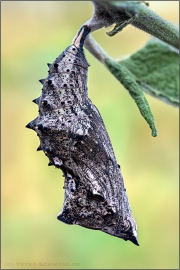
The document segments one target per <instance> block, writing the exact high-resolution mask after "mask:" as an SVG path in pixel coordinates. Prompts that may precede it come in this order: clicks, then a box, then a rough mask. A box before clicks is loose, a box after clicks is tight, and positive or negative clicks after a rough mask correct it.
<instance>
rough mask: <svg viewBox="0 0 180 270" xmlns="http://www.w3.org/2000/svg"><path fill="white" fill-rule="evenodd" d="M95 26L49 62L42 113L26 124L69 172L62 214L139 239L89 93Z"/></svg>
mask: <svg viewBox="0 0 180 270" xmlns="http://www.w3.org/2000/svg"><path fill="white" fill-rule="evenodd" d="M89 32H90V29H89V28H88V27H87V26H83V27H82V28H81V29H80V30H79V32H78V34H77V36H76V38H75V39H74V42H73V44H72V45H71V46H69V47H68V48H67V49H66V50H65V51H64V52H63V53H62V54H61V55H59V57H58V58H56V60H55V61H54V62H53V64H48V66H49V74H48V76H47V78H45V79H42V80H40V82H41V83H42V84H43V88H42V94H41V96H40V97H39V98H37V99H35V100H34V102H35V103H36V104H37V105H38V107H39V115H38V117H37V118H36V119H34V120H33V121H31V122H30V123H29V124H27V126H26V127H28V128H31V129H33V130H34V131H36V133H37V135H38V136H39V140H40V146H39V147H38V150H43V151H44V153H45V155H46V156H47V157H48V158H49V165H54V166H55V167H57V168H59V169H61V170H62V171H63V173H64V176H65V182H64V188H65V197H64V203H63V207H62V210H61V211H60V213H59V214H58V216H57V218H58V219H59V220H61V221H63V222H65V223H67V224H77V225H80V226H83V227H86V228H89V229H94V230H100V231H103V232H105V233H108V234H110V235H113V236H117V237H120V238H122V239H124V240H130V241H132V242H133V243H134V244H136V245H139V244H138V241H137V225H136V222H135V220H134V217H133V216H132V213H131V209H130V205H129V202H128V198H127V195H126V189H125V187H124V182H123V177H122V174H121V169H120V166H119V165H118V163H117V161H116V158H115V155H114V152H113V148H112V145H111V142H110V139H109V136H108V133H107V131H106V128H105V125H104V122H103V120H102V118H101V115H100V113H99V111H98V109H97V108H96V106H95V105H93V104H92V102H91V100H90V99H89V98H88V89H87V71H88V66H89V64H88V62H87V60H86V58H85V55H84V51H83V44H84V40H85V38H86V36H87V35H88V34H89Z"/></svg>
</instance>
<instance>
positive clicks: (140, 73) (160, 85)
mask: <svg viewBox="0 0 180 270" xmlns="http://www.w3.org/2000/svg"><path fill="white" fill-rule="evenodd" d="M119 64H120V65H122V66H124V67H126V68H127V69H128V70H129V71H130V72H131V73H132V75H133V77H134V79H135V81H136V82H137V83H138V85H139V86H140V87H141V89H142V90H143V91H145V92H147V93H148V94H151V95H152V96H154V97H156V98H159V99H161V100H163V101H165V102H168V103H170V104H172V105H175V106H178V105H179V54H178V51H176V50H175V49H174V48H172V47H171V46H169V45H167V44H165V43H163V42H161V41H159V40H157V39H152V40H150V41H149V42H148V43H147V45H146V46H145V47H144V48H142V49H141V50H139V51H138V52H136V53H135V54H133V55H131V56H130V57H129V58H127V59H125V60H123V61H120V62H119Z"/></svg>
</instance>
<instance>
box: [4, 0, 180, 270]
mask: <svg viewBox="0 0 180 270" xmlns="http://www.w3.org/2000/svg"><path fill="white" fill-rule="evenodd" d="M149 3H150V8H151V9H152V10H154V11H155V12H156V13H158V14H159V15H160V16H161V17H163V18H164V19H166V20H168V21H171V22H172V23H173V24H175V25H178V22H179V14H178V12H179V1H150V2H149ZM92 14H93V5H92V4H91V2H89V1H81V2H80V1H72V2H71V1H56V2H55V1H2V2H1V16H2V17H1V29H2V55H1V57H2V77H1V78H2V83H1V87H2V101H1V106H2V141H1V146H2V265H1V268H2V269H21V268H22V269H56V268H58V269H61V268H62V269H66V268H70V269H71V268H72V269H73V268H78V269H95V268H96V269H112V268H113V269H178V257H179V249H178V247H179V242H178V241H179V230H178V224H179V209H178V200H179V197H178V190H179V184H178V109H177V108H175V107H172V106H170V105H167V104H165V103H163V102H162V101H159V100H156V99H155V98H152V97H150V96H147V95H146V96H147V99H148V101H149V104H150V106H151V109H152V111H153V114H154V117H155V120H156V124H157V128H158V131H159V134H158V136H157V137H156V138H153V137H152V136H151V131H150V129H149V127H148V125H147V124H146V122H145V120H144V119H143V118H142V117H141V115H140V113H139V111H138V109H137V107H136V105H135V103H134V101H133V100H132V99H131V97H130V96H129V94H128V92H127V91H126V90H125V89H124V88H123V87H122V86H121V85H120V83H119V82H118V81H117V80H116V79H115V78H113V76H112V75H111V74H110V73H109V72H108V70H107V69H106V68H105V67H104V66H103V65H102V64H100V63H99V62H98V61H97V60H96V59H95V58H94V57H93V56H92V55H90V53H89V52H87V51H86V56H87V59H88V61H89V62H90V64H91V67H90V68H89V80H88V89H89V97H90V99H91V100H92V101H93V102H94V104H95V105H96V106H97V107H98V108H99V111H100V112H101V114H102V117H103V119H104V122H105V125H106V127H107V130H108V132H109V135H110V138H111V141H112V144H113V148H114V151H115V154H116V157H117V160H118V162H119V163H120V164H121V168H122V173H123V177H124V181H125V186H126V188H127V194H128V198H129V202H130V205H131V208H132V211H133V215H134V216H135V218H136V221H137V224H138V235H139V243H140V246H139V247H137V246H135V245H133V244H132V243H131V242H129V241H127V242H125V241H123V240H121V239H119V238H116V237H112V236H110V235H108V234H105V233H102V232H99V231H93V230H88V229H85V228H82V227H79V226H68V225H66V224H64V223H62V222H60V221H58V220H57V219H56V215H57V213H58V212H59V211H60V210H61V207H62V203H63V197H64V190H63V188H62V187H63V181H64V180H63V177H62V173H61V171H60V170H57V169H55V168H54V167H48V166H47V164H48V159H47V157H45V155H44V154H43V153H42V152H36V148H37V147H38V145H39V139H38V137H37V136H36V134H35V132H33V131H31V130H29V129H26V128H25V125H26V124H27V123H28V122H29V121H31V120H32V119H34V118H35V117H36V116H37V115H38V112H37V106H36V105H35V104H34V103H32V102H31V100H33V99H34V98H36V97H38V96H39V95H40V93H41V85H40V83H39V82H38V80H39V79H41V78H44V77H46V76H47V70H48V67H47V65H46V63H48V62H50V63H51V62H53V61H54V60H55V58H56V57H57V56H58V55H59V54H60V53H61V52H62V51H63V50H64V49H65V48H66V47H67V46H69V45H70V44H71V41H72V39H73V37H74V36H75V34H76V32H77V31H78V29H79V28H80V26H81V25H82V24H83V23H84V22H85V21H87V20H88V19H89V18H90V17H91V16H92ZM107 30H108V29H105V28H104V29H101V30H99V31H97V32H95V33H94V34H93V37H94V38H95V39H96V41H98V42H99V43H100V45H101V46H102V47H103V48H104V49H105V50H106V51H107V52H108V53H109V55H111V56H112V57H114V58H120V57H124V56H125V55H129V54H131V53H134V52H135V51H137V50H138V49H140V48H141V47H142V46H144V44H145V43H146V42H147V41H148V40H149V39H150V36H149V35H148V34H146V33H144V32H142V31H140V30H137V29H135V28H134V27H132V26H128V27H127V28H126V29H124V30H123V31H122V32H121V33H119V34H118V35H116V36H114V37H108V36H107V35H106V32H107Z"/></svg>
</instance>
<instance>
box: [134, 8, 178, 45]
mask: <svg viewBox="0 0 180 270" xmlns="http://www.w3.org/2000/svg"><path fill="white" fill-rule="evenodd" d="M131 24H132V25H133V26H135V27H137V28H139V29H141V30H143V31H145V32H147V33H149V34H151V35H152V36H154V37H157V38H159V39H161V40H162V41H164V42H166V43H168V44H170V45H172V46H174V47H175V48H178V49H179V31H178V29H177V28H175V27H174V26H173V25H172V24H171V23H169V22H168V21H165V20H164V19H163V18H161V17H159V16H158V15H157V14H156V13H154V12H153V11H152V10H150V9H149V8H148V7H146V6H145V5H140V13H139V15H138V17H137V18H136V19H135V20H134V21H132V23H131Z"/></svg>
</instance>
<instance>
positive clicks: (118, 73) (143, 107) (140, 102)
mask: <svg viewBox="0 0 180 270" xmlns="http://www.w3.org/2000/svg"><path fill="white" fill-rule="evenodd" d="M105 65H106V67H107V68H108V69H109V71H110V72H111V73H112V74H113V75H114V76H115V77H116V78H117V79H118V80H119V81H120V82H121V83H122V84H123V86H124V87H125V88H126V89H127V90H128V91H129V94H130V95H131V97H132V98H133V99H134V101H135V102H136V104H137V106H138V108H139V110H140V113H141V114H142V116H143V117H144V119H145V120H146V121H147V123H148V124H149V126H150V128H151V130H152V136H153V137H155V136H157V129H156V126H155V121H154V117H153V114H152V112H151V109H150V107H149V104H148V101H147V100H146V97H145V96H144V94H143V92H142V90H141V87H140V86H139V84H138V83H137V82H136V80H135V78H134V76H133V74H132V73H131V72H130V71H129V70H128V69H127V68H126V67H125V66H123V65H121V64H118V63H117V62H115V61H113V60H112V59H109V58H106V59H105Z"/></svg>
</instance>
